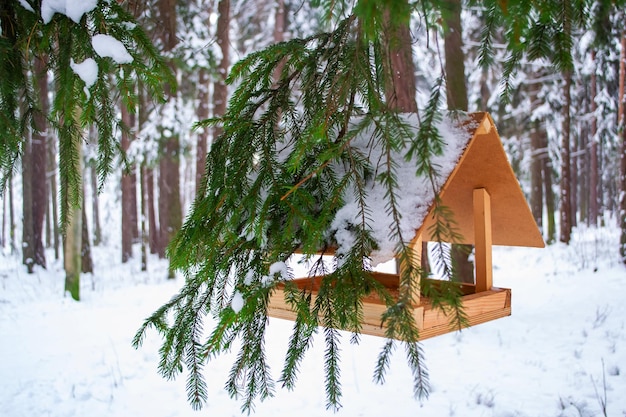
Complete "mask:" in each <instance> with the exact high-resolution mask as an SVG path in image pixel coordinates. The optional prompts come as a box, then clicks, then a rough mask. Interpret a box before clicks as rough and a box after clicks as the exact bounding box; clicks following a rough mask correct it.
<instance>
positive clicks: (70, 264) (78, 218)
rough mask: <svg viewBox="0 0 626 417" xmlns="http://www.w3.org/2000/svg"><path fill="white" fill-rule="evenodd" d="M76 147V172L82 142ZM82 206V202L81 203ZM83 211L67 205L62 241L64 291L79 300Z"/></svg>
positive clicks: (80, 165) (80, 166) (79, 162)
mask: <svg viewBox="0 0 626 417" xmlns="http://www.w3.org/2000/svg"><path fill="white" fill-rule="evenodd" d="M76 146H77V148H78V155H79V160H78V162H77V163H78V172H82V149H81V148H82V144H81V141H77V142H76ZM82 205H83V206H84V204H82ZM82 220H83V213H82V208H81V207H73V206H70V207H69V213H68V223H67V226H66V230H65V239H64V242H63V265H64V269H65V292H68V293H69V294H70V296H71V297H72V298H73V299H74V300H76V301H79V300H80V272H81V270H82V256H81V255H82V254H81V252H82V233H83V224H82V223H83V222H82Z"/></svg>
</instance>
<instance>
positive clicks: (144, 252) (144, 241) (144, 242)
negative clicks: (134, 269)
mask: <svg viewBox="0 0 626 417" xmlns="http://www.w3.org/2000/svg"><path fill="white" fill-rule="evenodd" d="M139 184H140V187H139V188H140V191H141V198H140V201H141V204H140V206H141V270H142V271H147V270H148V248H147V246H148V230H147V225H146V218H147V217H148V212H147V210H148V207H147V204H146V200H147V197H148V196H147V194H148V192H147V190H146V166H145V163H143V164H141V167H140V172H139Z"/></svg>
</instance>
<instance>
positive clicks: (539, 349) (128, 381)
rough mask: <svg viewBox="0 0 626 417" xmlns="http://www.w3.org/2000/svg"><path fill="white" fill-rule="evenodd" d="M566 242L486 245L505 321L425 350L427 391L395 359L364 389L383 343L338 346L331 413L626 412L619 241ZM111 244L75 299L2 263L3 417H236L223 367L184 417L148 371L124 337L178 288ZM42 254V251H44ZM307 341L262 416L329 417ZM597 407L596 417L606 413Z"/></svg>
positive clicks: (150, 361) (282, 336) (2, 259)
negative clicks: (423, 394)
mask: <svg viewBox="0 0 626 417" xmlns="http://www.w3.org/2000/svg"><path fill="white" fill-rule="evenodd" d="M574 239H575V241H574V242H573V243H572V245H571V246H570V247H565V246H562V245H554V246H552V247H549V248H547V249H521V248H496V250H495V252H494V265H495V271H494V274H495V276H494V283H495V285H497V286H502V287H508V288H512V290H513V315H512V316H511V317H508V318H505V319H501V320H496V321H493V322H490V323H487V324H483V325H480V326H477V327H475V328H471V329H467V330H464V331H463V332H461V333H453V334H448V335H445V336H440V337H437V338H434V339H429V340H426V341H424V342H423V348H424V352H425V354H426V360H427V364H428V368H429V371H430V379H431V384H432V391H431V396H430V398H429V399H428V400H426V401H423V402H420V401H417V400H415V399H413V397H412V394H411V376H410V373H409V372H408V369H407V368H406V366H405V365H404V357H403V353H402V352H397V354H396V355H395V361H394V363H392V367H391V371H390V373H389V375H388V378H387V383H386V384H385V385H383V386H380V385H376V384H374V383H373V382H372V372H373V365H374V361H375V358H376V355H377V353H378V351H379V349H380V347H381V344H382V341H381V340H380V339H377V338H375V337H363V338H362V342H361V344H360V345H358V346H353V345H350V344H349V343H348V338H346V339H345V343H344V344H343V346H342V348H343V361H342V381H343V391H344V395H343V399H342V402H343V408H342V409H341V410H340V411H339V412H338V413H337V414H334V415H338V416H383V415H385V416H394V417H395V416H411V417H414V416H418V415H422V416H463V417H467V416H498V417H513V416H529V417H530V416H532V417H535V416H567V417H569V416H572V417H573V416H583V417H588V416H602V415H606V416H611V417H623V416H626V303H624V298H625V297H626V268H624V267H623V266H621V265H619V263H618V262H617V256H616V255H615V254H614V253H615V248H616V247H617V239H618V238H617V234H616V233H614V232H609V231H607V230H593V231H584V232H580V231H578V232H577V233H576V234H575V237H574ZM119 252H120V251H119V248H114V247H108V248H107V247H105V248H97V249H96V251H95V254H96V255H95V256H96V270H97V271H98V272H97V273H96V275H94V276H86V277H84V278H83V288H82V296H83V301H81V302H79V303H77V302H73V301H72V300H71V299H69V298H67V297H63V290H62V289H63V272H62V265H61V263H60V262H50V263H51V265H50V267H49V269H48V270H47V271H45V270H37V272H36V273H35V274H33V275H28V274H27V273H26V272H25V270H24V268H23V267H22V266H21V265H20V261H19V258H17V257H14V256H10V255H7V254H5V255H0V416H6V417H22V416H24V417H35V416H36V417H45V416H52V417H61V416H63V417H65V416H68V417H69V416H81V417H82V416H89V417H100V416H107V417H110V416H116V417H117V416H150V417H161V416H163V417H165V416H200V415H210V416H220V417H223V416H238V415H241V412H240V410H239V407H240V403H239V402H238V401H237V400H233V399H230V398H229V397H228V395H227V394H226V392H225V390H224V389H223V384H224V381H225V378H226V374H227V372H228V370H229V366H230V364H231V362H230V361H229V358H228V357H223V358H220V359H219V360H217V361H215V362H212V363H211V364H210V365H209V366H208V367H207V370H206V371H207V377H208V379H209V381H208V383H209V392H210V400H209V403H208V404H207V405H206V406H205V408H204V409H203V410H201V411H199V412H194V411H193V410H192V409H191V407H190V406H189V405H188V403H187V402H186V393H185V381H184V380H185V378H184V377H183V378H179V379H178V380H176V381H165V380H163V379H162V378H161V377H160V376H159V375H158V374H157V371H156V368H157V364H158V360H159V358H158V353H157V350H158V347H159V342H160V340H159V339H158V337H157V336H156V334H154V333H150V337H148V338H147V340H146V342H145V344H144V347H143V348H141V349H140V350H134V349H133V348H132V347H131V339H132V337H133V335H134V333H135V331H136V330H137V328H138V327H139V325H140V324H141V322H142V321H143V319H144V318H145V317H146V316H147V315H148V314H150V313H151V312H152V311H153V310H154V309H155V308H157V307H158V306H160V305H161V304H162V303H163V302H164V301H166V300H167V299H169V297H170V296H171V295H172V294H173V293H174V292H175V291H176V290H177V288H178V287H179V285H180V281H167V280H165V279H164V277H165V264H164V263H163V262H159V261H158V260H155V259H150V270H149V272H147V273H143V272H141V271H140V270H139V264H138V262H133V263H130V264H127V265H121V264H120V263H119V262H118V259H119V258H120V255H119ZM49 256H50V259H52V253H50V254H49ZM290 329H291V324H290V323H288V322H285V321H281V320H278V319H271V321H270V327H269V341H268V346H267V348H268V351H269V355H270V357H271V363H272V364H273V369H274V370H275V371H276V372H278V370H279V369H280V367H281V364H282V358H283V354H284V349H285V343H286V337H287V334H288V333H289V331H290ZM321 342H322V341H321V340H320V343H317V344H316V345H315V346H314V348H313V349H312V350H311V351H310V352H309V354H308V356H307V358H306V360H305V362H304V363H303V366H302V375H301V377H300V379H299V381H298V385H297V388H296V390H295V391H294V392H288V391H285V390H281V389H279V390H277V392H276V396H275V397H274V398H272V399H270V400H268V401H265V402H264V403H259V404H258V405H257V408H256V415H258V416H272V417H280V416H291V415H294V414H297V415H298V416H299V417H305V416H315V417H318V416H324V415H329V416H330V415H333V413H332V412H329V411H326V410H325V407H324V404H325V400H324V386H323V375H322V371H321V366H320V364H321V361H322V358H323V343H321ZM603 403H606V411H604V410H603Z"/></svg>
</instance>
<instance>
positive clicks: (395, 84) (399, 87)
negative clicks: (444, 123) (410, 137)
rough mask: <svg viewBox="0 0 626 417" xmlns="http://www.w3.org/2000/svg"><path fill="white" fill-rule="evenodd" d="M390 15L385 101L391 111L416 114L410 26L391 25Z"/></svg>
mask: <svg viewBox="0 0 626 417" xmlns="http://www.w3.org/2000/svg"><path fill="white" fill-rule="evenodd" d="M403 1H404V0H403ZM388 14H389V12H388V11H386V16H385V20H386V22H387V28H385V31H384V33H383V36H384V37H385V38H384V42H385V50H387V51H388V53H389V56H388V57H386V58H385V61H386V62H385V64H386V65H388V70H387V71H386V73H387V74H388V75H389V76H388V77H387V79H386V80H385V83H386V85H385V99H386V100H387V106H388V107H389V108H391V109H394V110H397V111H398V112H400V113H416V112H417V102H416V101H415V92H416V87H415V66H414V64H413V55H412V50H411V45H412V42H411V30H410V28H409V25H408V24H397V23H391V21H392V16H388Z"/></svg>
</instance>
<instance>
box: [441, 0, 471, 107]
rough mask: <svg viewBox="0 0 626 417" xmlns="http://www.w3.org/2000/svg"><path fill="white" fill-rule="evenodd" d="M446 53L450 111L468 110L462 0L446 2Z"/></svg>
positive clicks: (447, 91) (448, 0)
mask: <svg viewBox="0 0 626 417" xmlns="http://www.w3.org/2000/svg"><path fill="white" fill-rule="evenodd" d="M444 4H445V7H444V9H445V11H446V13H445V14H444V16H443V17H444V20H445V23H444V26H445V28H446V30H445V34H444V38H443V40H444V51H445V57H446V93H447V94H446V96H447V102H448V109H450V110H462V111H467V110H468V98H467V85H466V82H465V55H464V53H463V39H462V34H463V28H462V26H461V10H462V7H463V6H462V2H461V0H446V1H444Z"/></svg>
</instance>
